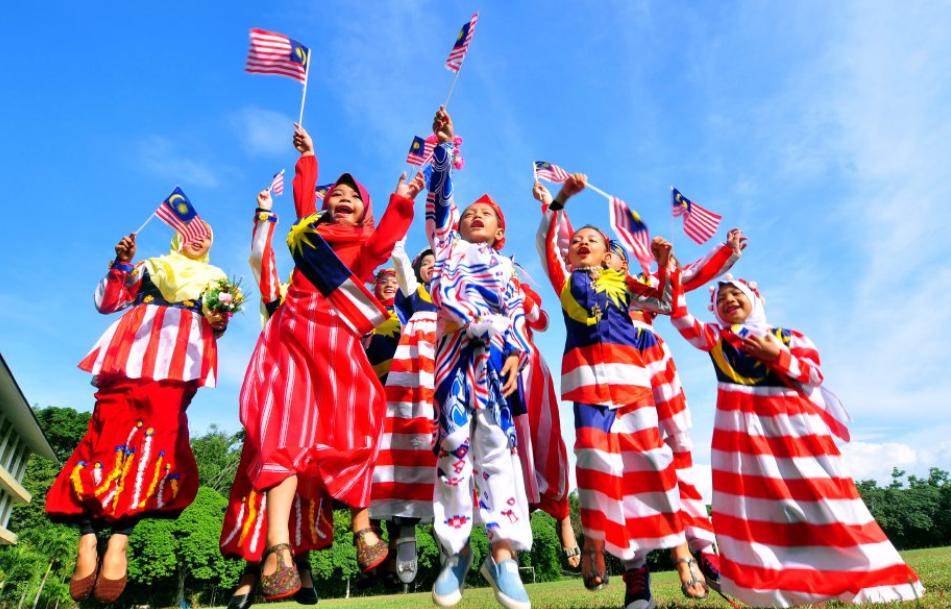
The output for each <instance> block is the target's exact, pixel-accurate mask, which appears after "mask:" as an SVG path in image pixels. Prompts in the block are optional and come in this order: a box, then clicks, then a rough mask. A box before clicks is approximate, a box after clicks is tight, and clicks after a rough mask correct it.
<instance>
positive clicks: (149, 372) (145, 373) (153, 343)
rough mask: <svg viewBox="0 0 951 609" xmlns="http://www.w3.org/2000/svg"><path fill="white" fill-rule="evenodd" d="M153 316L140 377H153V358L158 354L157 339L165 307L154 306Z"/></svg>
mask: <svg viewBox="0 0 951 609" xmlns="http://www.w3.org/2000/svg"><path fill="white" fill-rule="evenodd" d="M156 309H157V310H156V311H155V317H153V318H152V331H151V332H150V333H149V338H148V341H149V344H148V345H147V346H146V348H145V355H144V356H143V357H142V373H141V376H142V378H149V379H151V378H155V360H156V358H157V356H158V346H159V339H160V337H161V334H162V322H163V321H164V320H165V311H166V308H165V307H156Z"/></svg>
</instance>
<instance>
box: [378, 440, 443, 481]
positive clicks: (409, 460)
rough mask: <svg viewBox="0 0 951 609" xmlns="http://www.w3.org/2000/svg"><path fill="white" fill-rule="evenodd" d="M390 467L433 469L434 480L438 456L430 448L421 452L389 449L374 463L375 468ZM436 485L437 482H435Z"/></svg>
mask: <svg viewBox="0 0 951 609" xmlns="http://www.w3.org/2000/svg"><path fill="white" fill-rule="evenodd" d="M381 465H389V466H399V467H420V468H426V469H429V468H432V472H433V480H434V481H435V478H436V455H435V453H433V451H431V450H430V449H429V447H428V446H426V447H422V448H420V449H419V450H413V449H401V450H395V449H392V448H391V449H389V450H381V451H380V455H379V457H377V460H376V461H375V462H374V466H377V467H379V466H381ZM434 483H435V482H434Z"/></svg>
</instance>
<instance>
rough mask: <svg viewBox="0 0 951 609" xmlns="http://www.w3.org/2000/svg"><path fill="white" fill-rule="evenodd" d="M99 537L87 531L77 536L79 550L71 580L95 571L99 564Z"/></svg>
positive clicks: (87, 575)
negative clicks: (86, 533)
mask: <svg viewBox="0 0 951 609" xmlns="http://www.w3.org/2000/svg"><path fill="white" fill-rule="evenodd" d="M98 543H99V539H98V538H97V537H96V534H95V533H89V534H88V535H83V536H82V537H80V538H79V551H78V554H77V555H76V569H75V570H74V571H73V580H75V581H79V580H81V579H85V578H87V577H89V576H90V575H92V574H93V573H95V572H96V566H97V565H98V564H99V551H98V549H97V547H96V546H97V545H98Z"/></svg>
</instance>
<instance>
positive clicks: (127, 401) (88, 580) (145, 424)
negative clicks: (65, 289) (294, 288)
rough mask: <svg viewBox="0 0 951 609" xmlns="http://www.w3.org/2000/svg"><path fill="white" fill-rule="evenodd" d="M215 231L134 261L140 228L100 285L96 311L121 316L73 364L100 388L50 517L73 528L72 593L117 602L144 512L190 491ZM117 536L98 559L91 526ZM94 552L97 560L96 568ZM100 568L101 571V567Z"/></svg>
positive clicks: (206, 373) (209, 382) (180, 505)
mask: <svg viewBox="0 0 951 609" xmlns="http://www.w3.org/2000/svg"><path fill="white" fill-rule="evenodd" d="M211 243H212V236H211V231H210V228H209V233H208V236H207V237H206V238H205V239H203V240H201V241H195V242H190V243H183V241H182V237H181V236H180V235H178V234H176V235H175V238H174V239H173V240H172V244H171V251H170V252H169V253H168V254H166V255H164V256H158V257H156V258H149V259H147V260H145V261H144V262H139V263H138V264H133V263H132V259H133V257H134V256H135V251H136V245H135V234H134V233H133V234H131V235H129V236H127V237H123V238H122V239H121V240H120V241H119V243H118V245H116V248H115V250H116V258H115V260H114V261H113V262H112V263H111V264H110V268H109V273H108V274H107V275H106V277H105V278H104V279H103V280H102V281H100V283H99V286H98V288H97V289H96V309H98V310H99V312H100V313H103V314H109V313H114V312H117V311H122V310H125V311H126V312H125V314H124V315H123V316H122V317H121V318H120V319H118V320H117V321H116V322H115V323H113V324H112V326H110V327H109V329H108V330H106V332H105V334H103V335H102V337H101V338H100V339H99V342H98V343H97V344H96V346H95V347H94V348H93V350H92V352H91V353H90V354H89V355H88V356H86V358H85V359H84V360H83V361H82V362H81V363H80V364H79V367H80V368H82V369H83V370H86V371H88V372H91V373H92V374H93V375H94V376H93V384H94V385H96V386H97V388H98V391H97V393H96V405H95V407H94V409H93V413H92V418H91V420H90V422H89V430H88V431H87V432H86V435H85V436H84V437H83V439H82V440H81V441H80V443H79V446H78V447H77V448H76V450H75V451H74V452H73V454H72V456H71V457H70V458H69V460H68V461H67V462H66V466H65V467H64V468H63V471H62V472H60V474H59V476H58V477H57V479H56V481H55V482H54V483H53V486H52V488H51V489H50V492H49V494H48V495H47V500H46V511H47V514H48V515H49V518H50V519H51V520H54V521H58V522H72V523H76V524H78V525H79V527H80V535H81V536H80V540H79V551H78V558H77V561H76V570H75V572H74V573H73V578H72V580H71V581H70V594H71V595H72V597H73V598H74V599H76V600H77V601H80V600H83V599H86V598H88V597H89V596H91V595H95V598H96V599H97V600H98V601H99V602H101V603H104V604H108V603H112V602H114V601H115V600H116V599H117V598H118V597H119V595H120V594H121V593H122V590H123V589H124V587H125V582H126V575H127V558H126V546H127V543H128V536H129V534H131V532H132V528H133V527H134V526H135V524H136V523H137V522H138V521H139V520H141V519H142V518H145V517H161V518H169V517H171V518H175V517H177V516H178V514H180V513H181V512H182V510H184V509H185V508H186V507H188V506H189V505H190V504H191V502H192V501H193V500H194V499H195V494H196V493H197V491H198V470H197V467H196V465H195V457H194V456H193V455H192V452H191V448H190V446H189V442H188V417H187V416H186V414H185V411H186V409H187V408H188V405H189V403H190V402H191V400H192V397H194V395H195V392H196V391H197V390H198V388H199V387H214V386H215V373H216V368H217V348H216V339H217V337H219V336H221V334H222V333H223V332H224V331H225V328H226V327H227V324H228V318H227V316H218V315H213V314H211V313H207V312H206V313H203V312H202V295H203V293H204V292H205V291H206V290H207V289H208V288H209V286H210V285H213V284H215V283H217V282H218V281H219V280H222V279H226V275H225V273H224V272H223V271H222V270H221V269H219V268H217V267H214V266H211V265H210V264H209V263H208V250H209V249H210V248H211ZM106 527H108V528H110V529H111V530H112V535H111V537H110V538H109V543H108V545H107V547H106V551H105V553H104V555H103V556H102V557H99V556H98V552H97V541H98V535H99V533H100V532H101V531H102V530H103V529H104V528H106ZM100 558H101V567H99V566H98V563H99V562H100ZM97 574H98V575H97Z"/></svg>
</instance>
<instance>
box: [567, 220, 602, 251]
mask: <svg viewBox="0 0 951 609" xmlns="http://www.w3.org/2000/svg"><path fill="white" fill-rule="evenodd" d="M586 228H587V229H590V230H593V231H595V232H596V233H598V234H599V235H601V238H602V239H604V246H605V247H611V239H609V238H608V236H607V234H606V233H605V232H604V231H603V230H601V229H600V228H598V227H597V226H595V225H594V224H585V225H584V226H582V227H581V228H579V229H577V230H576V231H575V232H574V233H572V235H571V236H572V237H574V236H575V235H577V234H578V233H580V232H581V231H583V230H584V229H586Z"/></svg>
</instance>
